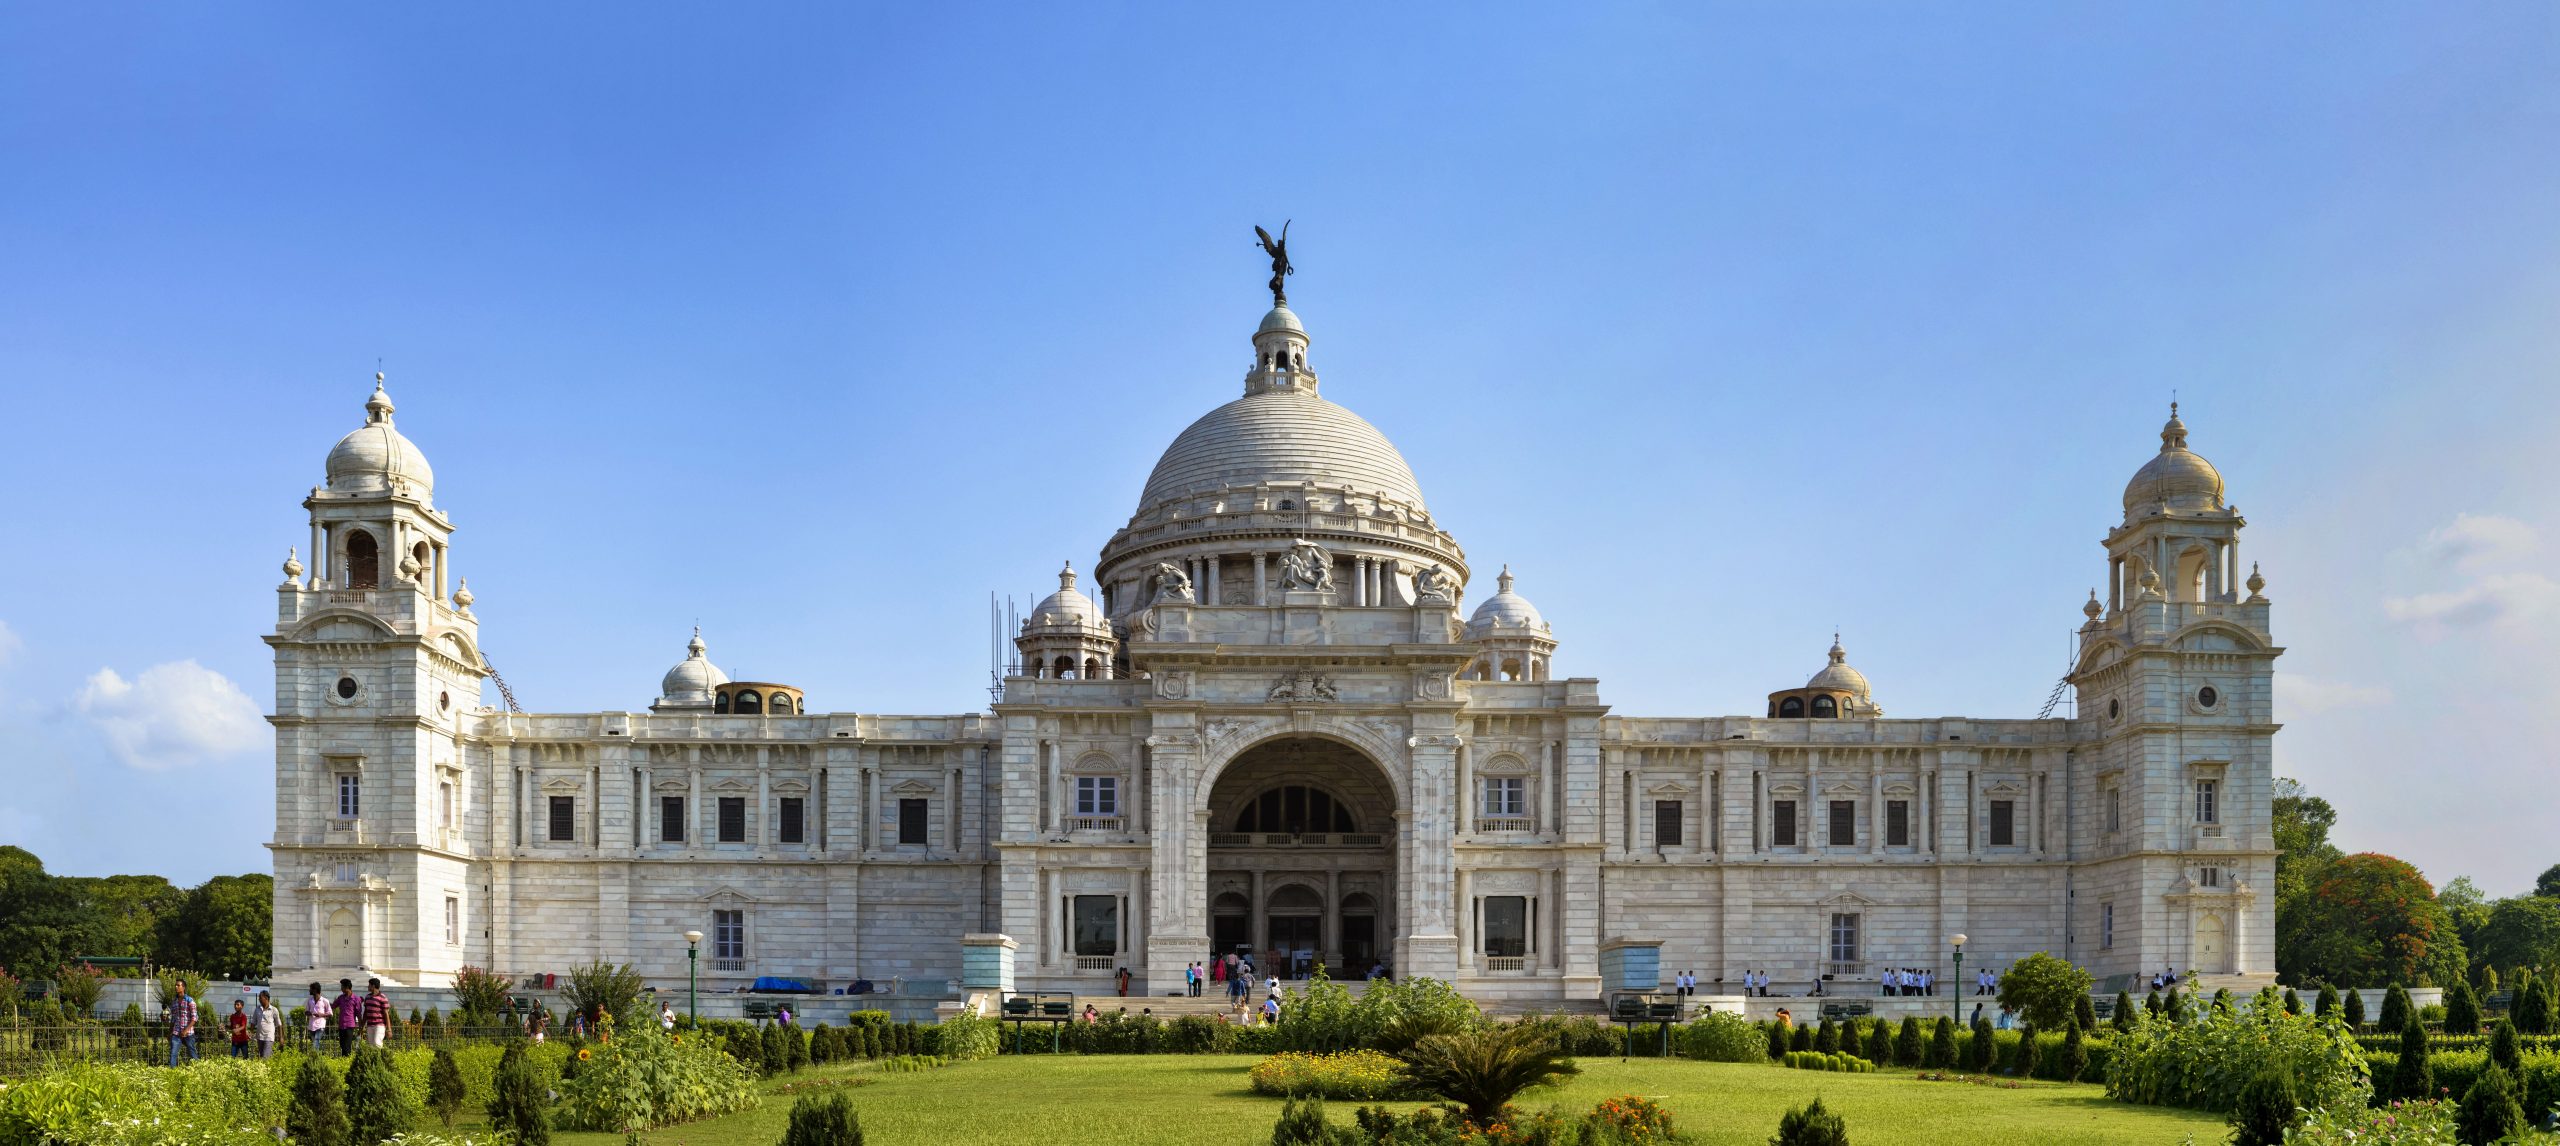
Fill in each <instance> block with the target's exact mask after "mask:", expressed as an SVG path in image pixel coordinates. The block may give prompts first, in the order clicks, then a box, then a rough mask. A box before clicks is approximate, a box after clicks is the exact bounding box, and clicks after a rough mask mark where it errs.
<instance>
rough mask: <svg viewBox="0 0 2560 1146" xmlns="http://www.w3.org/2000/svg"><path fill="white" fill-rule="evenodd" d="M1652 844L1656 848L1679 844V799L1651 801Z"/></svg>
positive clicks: (1672, 846) (1674, 846)
mask: <svg viewBox="0 0 2560 1146" xmlns="http://www.w3.org/2000/svg"><path fill="white" fill-rule="evenodd" d="M1653 846H1655V847H1658V848H1676V847H1679V846H1680V801H1678V800H1655V801H1654V802H1653Z"/></svg>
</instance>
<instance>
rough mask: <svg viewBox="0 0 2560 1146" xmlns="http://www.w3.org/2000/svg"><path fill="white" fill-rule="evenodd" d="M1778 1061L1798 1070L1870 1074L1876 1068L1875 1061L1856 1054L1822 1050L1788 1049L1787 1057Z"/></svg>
mask: <svg viewBox="0 0 2560 1146" xmlns="http://www.w3.org/2000/svg"><path fill="white" fill-rule="evenodd" d="M1778 1061H1779V1063H1780V1065H1783V1066H1787V1067H1791V1068H1793V1069H1796V1070H1827V1071H1832V1072H1834V1073H1837V1074H1868V1073H1871V1072H1873V1071H1874V1070H1875V1069H1876V1066H1875V1064H1874V1063H1871V1062H1868V1061H1867V1060H1865V1059H1862V1058H1859V1057H1858V1056H1856V1055H1848V1054H1824V1053H1822V1052H1821V1051H1788V1052H1787V1057H1785V1058H1783V1059H1780V1060H1778Z"/></svg>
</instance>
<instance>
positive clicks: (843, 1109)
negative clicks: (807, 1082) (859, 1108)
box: [782, 1090, 862, 1146]
mask: <svg viewBox="0 0 2560 1146" xmlns="http://www.w3.org/2000/svg"><path fill="white" fill-rule="evenodd" d="M782 1146H862V1120H861V1119H859V1118H856V1117H854V1113H853V1096H852V1095H849V1094H846V1093H845V1092H843V1091H841V1090H839V1091H835V1092H833V1093H829V1094H804V1095H801V1096H800V1101H798V1102H794V1103H792V1104H791V1126H790V1128H789V1129H787V1130H785V1131H783V1133H782Z"/></svg>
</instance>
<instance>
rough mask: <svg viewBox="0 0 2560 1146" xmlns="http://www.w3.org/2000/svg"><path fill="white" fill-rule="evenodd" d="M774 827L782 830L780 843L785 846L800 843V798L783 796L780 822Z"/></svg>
mask: <svg viewBox="0 0 2560 1146" xmlns="http://www.w3.org/2000/svg"><path fill="white" fill-rule="evenodd" d="M775 826H776V827H779V828H780V829H781V830H782V842H784V843H786V844H796V843H799V842H801V841H800V797H798V796H784V797H783V798H782V822H781V823H780V824H778V825H775Z"/></svg>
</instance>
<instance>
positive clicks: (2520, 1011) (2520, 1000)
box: [2507, 967, 2550, 1035]
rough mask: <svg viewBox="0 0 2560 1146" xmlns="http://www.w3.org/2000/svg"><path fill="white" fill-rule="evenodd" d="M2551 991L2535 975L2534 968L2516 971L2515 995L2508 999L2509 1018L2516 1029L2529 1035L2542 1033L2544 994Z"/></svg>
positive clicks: (2523, 968)
mask: <svg viewBox="0 0 2560 1146" xmlns="http://www.w3.org/2000/svg"><path fill="white" fill-rule="evenodd" d="M2548 990H2550V988H2548V987H2545V986H2544V985H2543V983H2542V980H2541V979H2540V978H2538V977H2536V976H2535V975H2534V973H2533V968H2530V967H2519V968H2517V969H2516V988H2515V993H2514V994H2513V995H2511V996H2509V997H2508V999H2507V1018H2508V1019H2510V1020H2512V1021H2513V1022H2514V1023H2515V1026H2516V1029H2517V1030H2520V1031H2523V1032H2524V1033H2526V1034H2529V1035H2535V1034H2541V1033H2542V1030H2541V1028H2542V1025H2543V1023H2542V1015H2543V1010H2544V1008H2543V1005H2542V996H2543V993H2544V992H2546V991H2548Z"/></svg>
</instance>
